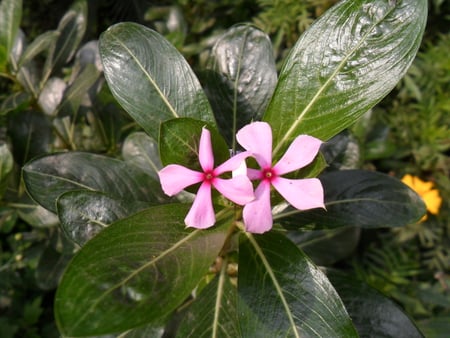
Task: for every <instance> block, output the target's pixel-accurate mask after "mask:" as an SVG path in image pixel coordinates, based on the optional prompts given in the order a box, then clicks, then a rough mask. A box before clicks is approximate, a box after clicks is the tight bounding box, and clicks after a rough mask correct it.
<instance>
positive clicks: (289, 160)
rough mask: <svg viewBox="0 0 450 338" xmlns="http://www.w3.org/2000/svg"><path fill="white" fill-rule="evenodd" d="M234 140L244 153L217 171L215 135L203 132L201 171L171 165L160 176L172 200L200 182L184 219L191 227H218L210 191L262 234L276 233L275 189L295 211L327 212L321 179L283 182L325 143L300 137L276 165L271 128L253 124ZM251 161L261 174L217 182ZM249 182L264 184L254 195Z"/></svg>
mask: <svg viewBox="0 0 450 338" xmlns="http://www.w3.org/2000/svg"><path fill="white" fill-rule="evenodd" d="M236 138H237V141H238V142H239V143H240V144H241V146H242V147H243V148H244V149H245V150H246V151H245V152H242V153H240V154H237V155H235V156H233V157H231V158H230V159H229V160H227V161H225V162H224V163H223V164H221V165H219V166H218V167H216V168H214V155H213V152H212V145H211V135H210V133H209V131H208V130H207V129H205V128H203V130H202V135H201V137H200V147H199V162H200V166H201V168H202V170H203V172H198V171H194V170H191V169H188V168H186V167H183V166H180V165H177V164H170V165H168V166H166V167H164V168H163V169H162V170H161V171H160V172H159V177H160V180H161V185H162V189H163V190H164V192H165V193H166V194H167V195H169V196H173V195H175V194H177V193H179V192H180V191H182V190H183V189H184V188H186V187H188V186H190V185H193V184H196V183H200V182H201V185H200V188H199V190H198V192H197V196H196V197H195V199H194V203H193V205H192V207H191V209H190V211H189V213H188V215H187V216H186V218H185V223H186V225H187V226H189V227H194V228H199V229H204V228H208V227H210V226H212V225H214V223H215V213H214V209H213V205H212V200H211V187H212V186H213V187H214V188H216V189H217V190H218V191H219V192H220V193H221V194H222V195H223V196H225V197H226V198H228V199H229V200H231V201H233V202H234V203H236V204H239V205H244V210H243V219H244V224H245V229H246V230H247V231H249V232H253V233H263V232H266V231H268V230H270V229H271V228H272V210H271V204H270V189H271V185H273V187H274V188H275V189H276V190H277V191H278V192H279V193H280V195H281V196H283V198H284V199H286V201H288V202H289V203H290V204H291V205H292V206H293V207H295V208H297V209H300V210H306V209H312V208H318V207H324V202H323V188H322V184H321V183H320V181H319V180H318V179H317V178H309V179H287V178H284V177H281V175H284V174H287V173H290V172H293V171H295V170H298V169H300V168H303V167H304V166H306V165H308V164H309V163H311V162H312V161H313V160H314V158H315V157H316V155H317V153H318V152H319V148H320V145H321V144H322V142H321V141H320V140H319V139H317V138H314V137H312V136H308V135H300V136H298V137H297V138H296V139H295V140H294V141H293V142H292V144H291V145H290V146H289V148H288V149H287V151H286V153H285V154H284V155H283V157H282V158H281V159H280V160H279V161H278V163H276V164H275V165H272V130H271V128H270V126H269V124H267V123H266V122H254V123H251V124H249V125H247V126H245V127H243V128H242V129H241V130H239V132H238V133H237V134H236ZM249 156H253V157H254V158H255V159H256V161H257V162H258V164H259V166H260V169H251V168H249V169H247V175H243V174H242V175H236V176H234V177H233V178H230V179H223V178H220V177H219V176H220V175H221V174H223V173H225V172H228V171H234V170H236V169H237V168H238V167H239V166H240V165H242V163H243V161H245V159H246V158H247V157H249ZM250 180H260V181H261V182H260V184H259V185H258V187H257V188H256V190H255V191H254V192H253V185H252V183H251V181H250Z"/></svg>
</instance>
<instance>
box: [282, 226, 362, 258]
mask: <svg viewBox="0 0 450 338" xmlns="http://www.w3.org/2000/svg"><path fill="white" fill-rule="evenodd" d="M360 234H361V228H355V227H341V228H337V229H323V230H311V231H292V232H291V233H289V235H288V237H289V238H290V239H291V240H292V241H293V242H294V243H295V244H297V246H298V247H299V248H300V249H301V250H302V251H303V252H304V253H305V254H306V255H308V257H309V258H310V259H311V260H312V261H313V262H314V264H316V265H320V266H330V265H332V264H334V263H336V262H339V261H341V260H343V259H345V258H347V257H349V256H350V255H351V254H352V253H353V252H354V250H355V249H356V248H357V246H358V243H359V238H360Z"/></svg>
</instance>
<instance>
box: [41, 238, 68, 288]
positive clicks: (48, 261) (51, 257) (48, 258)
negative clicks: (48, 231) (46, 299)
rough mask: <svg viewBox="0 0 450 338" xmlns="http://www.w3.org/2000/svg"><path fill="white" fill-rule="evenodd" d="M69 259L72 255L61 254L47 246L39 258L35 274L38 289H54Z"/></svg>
mask: <svg viewBox="0 0 450 338" xmlns="http://www.w3.org/2000/svg"><path fill="white" fill-rule="evenodd" d="M71 259H72V255H70V254H65V253H63V254H61V253H60V252H58V251H56V250H55V249H54V248H53V247H52V246H51V245H47V247H46V248H45V249H44V251H43V252H42V255H41V257H40V258H39V262H38V265H37V267H36V272H35V277H36V283H37V285H38V286H39V288H41V289H42V290H53V289H55V288H56V287H57V286H58V284H59V281H60V278H61V276H62V274H63V272H64V270H65V268H66V266H67V264H68V263H69V261H70V260H71Z"/></svg>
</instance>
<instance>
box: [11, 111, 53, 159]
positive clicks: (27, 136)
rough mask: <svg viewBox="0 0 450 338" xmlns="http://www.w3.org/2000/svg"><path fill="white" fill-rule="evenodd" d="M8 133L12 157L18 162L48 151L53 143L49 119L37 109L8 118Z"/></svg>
mask: <svg viewBox="0 0 450 338" xmlns="http://www.w3.org/2000/svg"><path fill="white" fill-rule="evenodd" d="M8 133H9V136H10V137H11V140H12V142H13V154H14V159H15V160H16V162H17V163H19V164H23V163H25V162H26V161H28V160H30V159H31V158H33V157H35V156H39V155H42V154H45V153H48V152H49V151H50V146H51V144H52V143H53V133H52V125H51V121H50V119H49V117H48V116H45V115H44V114H42V113H41V112H39V111H31V110H27V111H23V112H17V113H15V114H14V115H13V116H12V117H11V118H10V119H9V120H8Z"/></svg>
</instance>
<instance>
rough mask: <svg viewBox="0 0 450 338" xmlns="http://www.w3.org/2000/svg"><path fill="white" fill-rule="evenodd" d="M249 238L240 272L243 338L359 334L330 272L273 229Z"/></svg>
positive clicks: (242, 251)
mask: <svg viewBox="0 0 450 338" xmlns="http://www.w3.org/2000/svg"><path fill="white" fill-rule="evenodd" d="M242 237H244V236H242ZM245 237H246V238H245V239H244V238H243V240H242V241H241V242H240V245H239V276H238V292H239V295H240V298H239V301H241V300H242V303H240V302H238V314H239V315H240V316H241V317H240V318H239V320H240V324H241V331H242V335H243V337H256V336H264V337H309V336H315V337H345V338H349V337H357V336H358V335H357V333H356V330H355V328H354V327H353V324H352V322H351V320H350V317H349V316H348V314H347V312H346V310H345V308H344V305H343V304H342V301H341V299H340V298H339V296H338V295H337V293H336V291H335V290H334V289H333V287H332V285H331V284H330V282H329V281H328V279H327V278H326V276H325V275H324V274H323V273H322V272H321V271H320V270H319V268H317V267H316V266H314V265H313V264H312V263H311V262H310V260H309V259H308V258H307V257H306V256H305V255H304V254H303V253H302V252H301V251H300V250H299V249H298V248H297V247H296V246H295V244H294V243H292V242H291V241H290V240H288V239H287V238H286V236H284V235H282V234H280V233H276V232H274V231H272V232H268V233H266V234H264V235H252V234H248V233H245ZM241 306H242V308H243V311H241ZM248 314H250V315H251V316H252V318H250V319H249V317H248Z"/></svg>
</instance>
